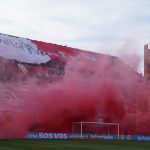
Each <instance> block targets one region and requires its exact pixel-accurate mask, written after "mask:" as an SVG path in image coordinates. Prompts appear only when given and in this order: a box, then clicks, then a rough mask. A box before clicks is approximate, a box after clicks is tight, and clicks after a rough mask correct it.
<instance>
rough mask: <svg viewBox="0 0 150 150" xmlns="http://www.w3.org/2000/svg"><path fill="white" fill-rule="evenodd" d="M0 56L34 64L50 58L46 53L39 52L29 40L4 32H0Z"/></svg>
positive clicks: (44, 61)
mask: <svg viewBox="0 0 150 150" xmlns="http://www.w3.org/2000/svg"><path fill="white" fill-rule="evenodd" d="M0 56H2V57H5V58H8V59H15V60H18V61H20V62H26V63H34V64H40V63H46V62H48V61H49V60H50V57H49V56H48V55H47V54H46V53H45V54H43V53H41V51H40V50H39V49H38V48H37V46H36V44H34V43H32V41H31V40H29V39H26V38H19V37H14V36H9V35H5V34H0Z"/></svg>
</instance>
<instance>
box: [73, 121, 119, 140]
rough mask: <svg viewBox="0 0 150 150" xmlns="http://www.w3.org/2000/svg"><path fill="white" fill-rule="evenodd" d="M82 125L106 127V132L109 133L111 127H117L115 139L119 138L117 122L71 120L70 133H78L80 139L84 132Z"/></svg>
mask: <svg viewBox="0 0 150 150" xmlns="http://www.w3.org/2000/svg"><path fill="white" fill-rule="evenodd" d="M76 126H78V131H76ZM84 126H90V127H91V126H95V127H97V128H101V127H106V128H107V131H106V132H107V134H108V135H109V134H110V129H111V127H116V129H117V131H116V132H117V139H118V140H119V139H120V136H119V135H120V126H119V123H101V122H87V121H81V122H72V134H75V133H78V134H79V135H80V139H83V134H84V131H83V130H84ZM91 130H92V128H91Z"/></svg>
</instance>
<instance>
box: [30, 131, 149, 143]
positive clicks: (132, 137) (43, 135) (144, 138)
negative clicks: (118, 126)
mask: <svg viewBox="0 0 150 150" xmlns="http://www.w3.org/2000/svg"><path fill="white" fill-rule="evenodd" d="M27 138H29V139H80V138H81V135H80V134H69V133H48V132H29V134H28V136H27ZM82 139H103V140H117V139H118V135H117V134H110V135H108V134H83V135H82ZM120 140H135V141H150V136H144V135H120Z"/></svg>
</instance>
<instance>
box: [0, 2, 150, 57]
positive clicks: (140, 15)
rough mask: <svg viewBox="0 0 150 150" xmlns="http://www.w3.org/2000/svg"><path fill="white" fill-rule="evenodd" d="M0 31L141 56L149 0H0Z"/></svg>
mask: <svg viewBox="0 0 150 150" xmlns="http://www.w3.org/2000/svg"><path fill="white" fill-rule="evenodd" d="M0 32H1V33H5V34H10V35H15V36H21V37H26V38H30V39H35V40H40V41H45V42H51V43H57V44H62V45H68V46H71V47H76V48H80V49H85V50H90V51H95V52H99V53H107V54H111V55H120V54H122V53H131V54H133V53H134V52H136V53H138V54H140V55H141V57H143V55H142V54H143V45H144V44H146V43H148V42H149V41H150V0H0Z"/></svg>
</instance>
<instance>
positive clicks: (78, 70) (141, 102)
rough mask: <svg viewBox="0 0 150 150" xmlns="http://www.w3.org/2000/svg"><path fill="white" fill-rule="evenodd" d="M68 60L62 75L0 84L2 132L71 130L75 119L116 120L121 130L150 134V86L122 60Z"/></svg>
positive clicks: (8, 134) (1, 134)
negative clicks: (54, 78)
mask: <svg viewBox="0 0 150 150" xmlns="http://www.w3.org/2000/svg"><path fill="white" fill-rule="evenodd" d="M116 64H117V65H112V63H111V60H109V59H104V60H100V62H97V61H96V62H89V61H83V60H82V59H81V58H80V57H76V58H74V59H73V60H68V62H67V65H66V67H65V72H66V73H65V75H64V77H63V79H61V80H59V81H58V82H52V83H39V82H38V79H36V78H30V77H29V78H27V79H26V80H24V81H21V80H19V81H11V82H8V83H6V82H5V83H4V82H3V83H0V88H1V89H0V90H1V91H0V103H1V104H0V105H1V112H0V137H1V138H3V137H5V138H6V137H23V136H25V135H26V134H27V132H28V131H48V132H71V123H72V122H74V121H96V120H98V117H99V116H104V118H103V119H104V122H117V123H119V124H120V129H121V133H124V132H125V131H126V132H128V134H136V133H138V134H150V126H149V124H150V117H149V116H150V93H149V90H150V85H149V83H148V82H146V81H144V79H143V77H142V76H140V75H139V74H138V73H136V72H134V71H133V70H132V69H130V68H129V67H128V66H126V65H125V64H123V63H121V62H119V61H118V63H116Z"/></svg>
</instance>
